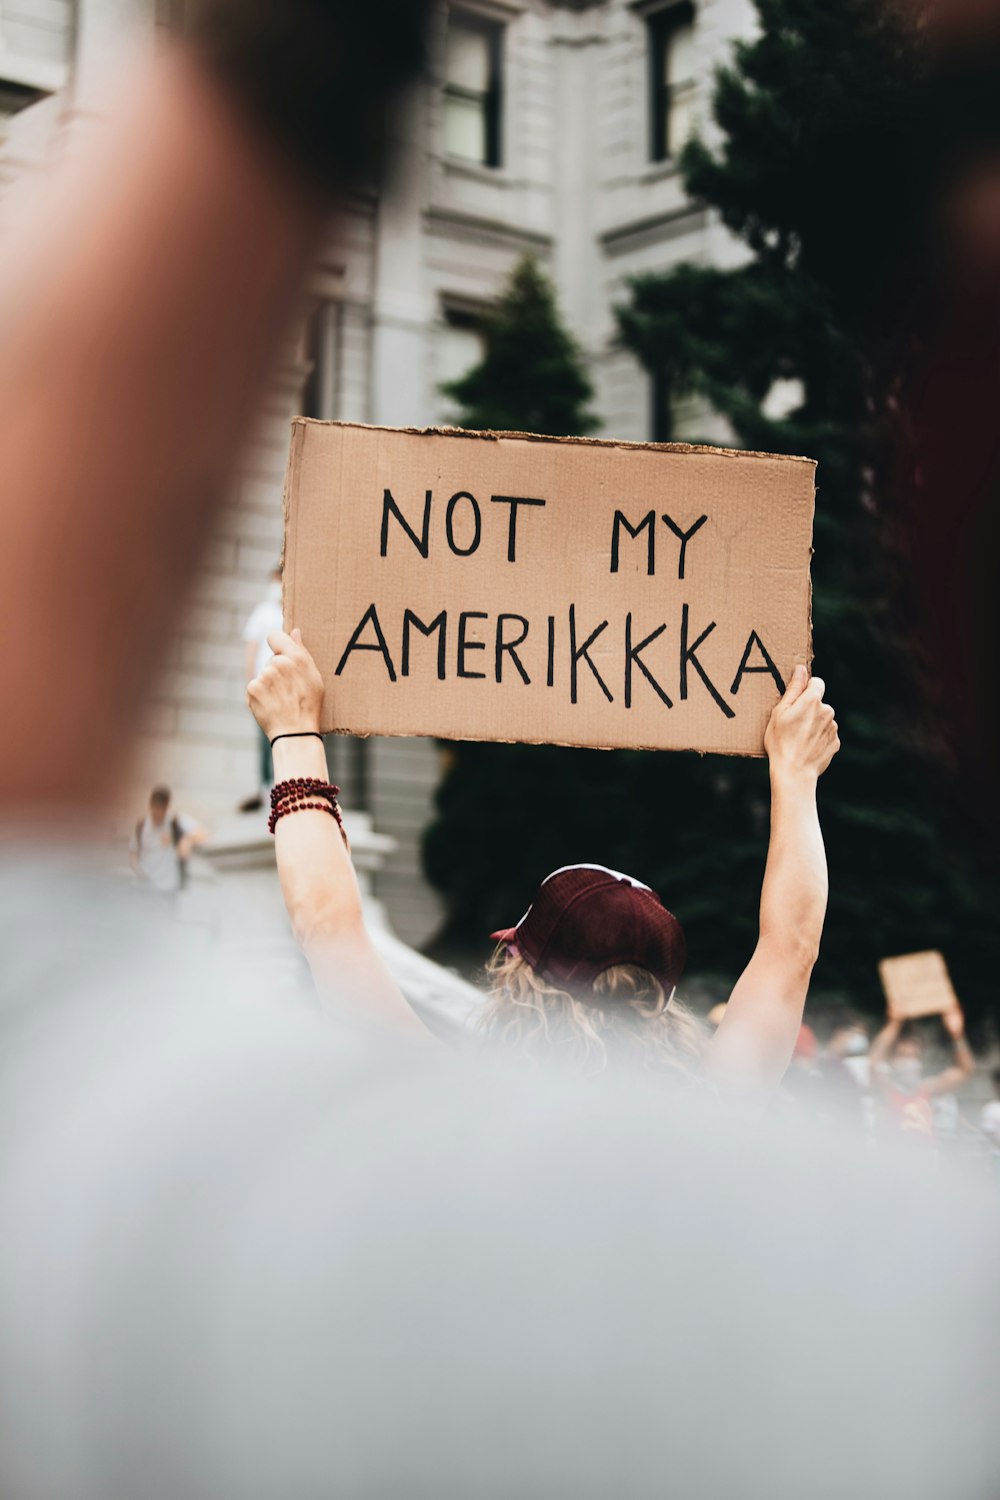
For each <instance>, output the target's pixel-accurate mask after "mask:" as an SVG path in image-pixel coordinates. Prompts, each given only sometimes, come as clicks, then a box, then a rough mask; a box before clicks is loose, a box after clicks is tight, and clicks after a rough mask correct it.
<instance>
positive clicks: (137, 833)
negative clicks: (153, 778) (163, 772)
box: [129, 786, 208, 896]
mask: <svg viewBox="0 0 1000 1500" xmlns="http://www.w3.org/2000/svg"><path fill="white" fill-rule="evenodd" d="M207 837H208V831H207V830H206V829H204V828H202V827H201V825H200V824H198V823H196V822H195V820H194V819H193V818H189V817H187V816H186V814H184V813H173V814H172V813H171V811H170V792H169V790H168V789H167V787H165V786H158V787H154V788H153V791H152V792H151V793H150V797H149V811H148V812H147V814H146V816H145V817H144V818H140V819H139V821H138V823H137V824H136V825H135V829H134V831H133V833H132V840H131V843H130V844H129V863H130V865H131V866H132V871H133V874H134V875H135V877H136V879H137V881H138V882H139V884H140V885H143V886H145V887H146V889H147V890H150V891H156V892H157V893H158V894H160V895H164V896H173V895H176V894H177V892H178V891H180V890H182V889H183V887H184V884H185V882H186V878H187V863H188V860H189V859H190V858H191V853H192V850H194V849H195V848H196V847H197V845H198V844H203V843H204V842H205V840H206V839H207Z"/></svg>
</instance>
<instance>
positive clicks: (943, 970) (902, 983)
mask: <svg viewBox="0 0 1000 1500" xmlns="http://www.w3.org/2000/svg"><path fill="white" fill-rule="evenodd" d="M878 974H879V978H880V979H881V981H882V988H883V989H884V990H885V998H886V1003H887V1005H888V1009H889V1014H890V1016H899V1017H910V1016H939V1015H943V1014H944V1012H945V1011H946V1010H951V1008H952V1006H954V1005H957V1004H958V996H957V995H956V994H955V991H954V989H953V988H952V983H951V976H950V975H949V973H948V966H947V964H946V963H945V961H944V956H943V954H941V953H938V952H937V951H936V950H932V951H929V952H927V953H904V954H903V955H902V956H901V957H899V958H883V960H882V962H881V963H880V964H879V966H878Z"/></svg>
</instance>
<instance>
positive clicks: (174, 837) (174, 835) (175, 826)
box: [135, 818, 188, 890]
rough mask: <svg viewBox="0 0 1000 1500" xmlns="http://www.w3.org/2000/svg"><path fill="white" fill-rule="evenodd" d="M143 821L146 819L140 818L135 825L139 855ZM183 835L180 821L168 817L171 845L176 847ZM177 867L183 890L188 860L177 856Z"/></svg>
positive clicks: (186, 878) (185, 883)
mask: <svg viewBox="0 0 1000 1500" xmlns="http://www.w3.org/2000/svg"><path fill="white" fill-rule="evenodd" d="M145 821H146V819H145V818H140V819H139V821H138V823H137V824H136V825H135V847H136V849H137V850H138V852H139V854H140V856H141V854H142V829H143V824H144V823H145ZM183 837H184V834H183V831H182V829H181V825H180V823H179V822H178V821H177V819H176V818H171V819H170V841H171V843H172V844H173V846H174V848H175V849H176V848H177V845H178V844H179V843H180V841H181V839H182V838H183ZM177 868H178V870H179V872H180V889H181V890H183V889H184V887H185V886H186V885H187V881H188V862H187V860H186V859H181V858H180V857H178V860H177Z"/></svg>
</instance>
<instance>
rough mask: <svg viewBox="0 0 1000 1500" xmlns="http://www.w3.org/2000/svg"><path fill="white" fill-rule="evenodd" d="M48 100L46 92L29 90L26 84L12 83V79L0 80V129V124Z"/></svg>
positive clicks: (34, 89)
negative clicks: (43, 100)
mask: <svg viewBox="0 0 1000 1500" xmlns="http://www.w3.org/2000/svg"><path fill="white" fill-rule="evenodd" d="M47 98H48V90H46V89H36V88H29V87H28V85H27V84H23V83H14V82H13V80H12V79H9V78H0V129H2V122H3V121H5V120H10V119H12V118H13V116H14V115H19V114H20V113H21V111H22V109H27V108H28V106H29V105H31V104H37V103H38V101H39V100H40V99H47Z"/></svg>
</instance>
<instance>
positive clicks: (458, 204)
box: [0, 0, 754, 943]
mask: <svg viewBox="0 0 1000 1500" xmlns="http://www.w3.org/2000/svg"><path fill="white" fill-rule="evenodd" d="M182 13H183V5H182V4H177V3H176V0H77V3H76V4H74V3H73V0H0V124H2V126H3V128H4V130H5V136H6V138H5V140H4V144H3V148H2V156H0V173H2V176H0V181H4V182H10V180H11V179H12V178H13V177H14V176H16V175H17V172H18V171H20V170H21V169H22V168H23V167H24V166H26V165H28V164H30V163H31V162H32V161H33V160H37V159H39V158H40V157H42V156H44V154H45V152H46V150H49V149H51V148H52V142H53V140H54V139H56V138H57V137H58V133H59V131H60V129H63V128H65V127H66V125H67V122H68V121H72V120H73V119H74V118H80V117H84V116H86V114H87V112H88V111H93V110H95V109H99V108H100V104H101V91H102V89H104V88H106V87H107V86H108V84H107V79H108V76H109V74H108V57H109V54H110V53H112V52H114V51H115V50H116V49H117V47H118V45H119V43H120V42H121V40H122V38H123V35H124V34H125V33H126V32H128V33H130V34H131V37H132V40H131V45H132V47H133V48H135V47H140V48H141V47H152V46H155V45H156V44H157V38H158V36H162V34H164V33H165V32H166V31H167V30H168V29H169V28H170V27H171V26H172V25H176V24H177V22H178V20H180V19H181V18H182ZM753 23H754V12H753V7H752V4H751V0H561V3H558V0H456V3H454V4H445V3H442V4H441V5H440V6H439V9H438V11H437V13H436V16H435V23H434V31H433V37H432V47H431V58H432V68H431V77H430V78H429V80H428V81H427V83H426V84H425V85H422V86H421V87H419V88H418V89H415V90H414V91H413V93H412V95H411V96H410V98H409V99H408V100H407V101H406V102H405V106H404V107H403V108H402V109H401V111H400V116H399V119H398V121H397V126H396V130H397V133H398V159H397V165H396V169H395V172H394V174H393V177H392V180H391V182H390V184H389V185H388V186H387V188H386V189H385V191H384V192H383V194H382V195H381V197H380V198H379V199H377V200H376V199H375V198H373V197H372V198H369V197H364V196H358V197H356V198H354V199H353V200H352V201H351V202H349V203H348V204H347V205H346V206H345V208H344V210H343V212H342V213H341V216H340V221H339V223H338V225H337V226H336V229H335V231H334V232H333V233H331V236H330V239H329V242H328V245H327V247H326V250H325V253H324V255H323V257H322V260H321V264H320V265H319V266H318V267H317V270H316V274H315V277H314V280H313V284H312V286H311V288H310V301H309V306H308V308H307V309H306V312H305V317H304V322H303V328H302V332H301V337H300V338H299V339H298V342H297V345H296V347H295V348H294V349H290V350H289V354H288V358H287V360H286V361H285V363H284V365H283V367H282V369H281V370H280V371H279V372H278V374H277V376H276V378H275V380H274V383H273V387H272V390H271V392H270V395H269V398H268V401H267V402H266V404H265V409H264V410H263V411H262V413H261V419H260V423H259V427H258V431H257V433H256V435H255V438H254V441H253V443H252V444H251V445H250V447H249V449H248V452H247V454H246V457H245V461H244V465H243V469H242V474H241V478H240V482H239V484H238V485H237V486H236V488H235V489H234V492H233V494H232V495H231V496H230V497H229V499H228V501H227V503H226V505H225V507H224V509H223V511H222V514H221V517H220V521H219V526H218V530H217V534H216V537H215V540H214V543H213V546H212V549H211V552H210V554H209V556H208V557H207V558H206V560H205V566H204V568H203V570H202V572H201V575H200V576H199V577H198V578H197V579H194V580H192V585H191V596H190V600H189V602H188V608H187V611H186V615H185V619H184V623H183V626H182V629H181V630H180V632H179V633H178V635H177V637H176V638H175V639H174V640H173V641H172V642H170V643H169V645H168V647H167V651H166V660H165V664H164V670H163V674H162V677H161V680H160V682H159V684H158V687H157V691H156V701H155V703H154V704H153V705H152V708H151V710H150V713H149V716H148V720H147V723H146V726H145V728H146V734H145V741H144V763H143V770H142V775H143V776H144V777H145V776H150V777H154V778H155V779H156V780H166V781H169V782H170V783H171V784H172V785H173V786H174V787H175V788H176V789H177V790H178V792H179V793H180V794H181V795H182V796H183V798H184V801H185V805H186V806H188V807H189V808H191V810H192V811H195V812H196V813H199V814H200V815H201V816H202V817H204V818H205V819H206V820H208V821H211V820H212V819H213V818H214V817H217V816H220V815H221V814H222V813H223V812H227V813H228V812H229V811H231V809H232V807H233V805H234V804H235V803H236V802H237V801H238V800H239V799H240V798H241V797H242V796H245V795H246V794H247V792H249V791H250V790H251V789H252V787H253V785H254V780H255V762H256V749H255V740H254V735H253V729H252V725H251V724H250V722H249V718H248V714H247V711H246V708H245V706H244V697H243V694H244V683H243V680H242V662H243V651H242V647H241V644H240V633H241V630H242V627H243V625H244V622H245V619H246V617H247V616H248V615H249V613H250V611H251V609H252V608H253V606H254V605H255V604H256V603H257V602H258V601H259V599H260V597H261V596H262V593H263V590H264V587H265V584H266V580H267V576H268V573H269V571H270V570H271V568H272V567H273V566H274V563H275V560H276V558H277V556H278V553H279V550H280V544H281V491H282V481H283V473H284V463H285V454H286V449H287V433H288V420H289V417H290V416H291V415H292V414H294V413H295V412H303V411H304V412H306V413H307V414H309V415H314V416H318V417H324V418H342V419H347V420H351V421H362V422H375V423H387V424H397V423H398V424H402V425H422V424H425V423H434V422H441V421H447V420H448V419H449V416H450V415H451V413H450V412H449V408H448V405H447V402H446V401H445V400H444V398H443V397H442V395H441V394H440V386H441V383H442V382H443V381H444V380H447V379H448V378H450V377H453V376H455V375H457V374H459V373H461V372H462V371H463V370H464V369H465V368H467V367H468V366H469V365H470V364H471V363H473V362H474V361H475V359H476V358H477V354H478V333H477V323H478V320H479V318H480V317H481V315H482V311H483V309H484V308H486V307H487V306H488V305H489V303H490V301H491V299H492V298H493V297H494V296H495V295H496V292H497V289H498V287H499V285H500V284H501V282H502V281H503V279H504V278H505V276H506V275H507V274H508V272H509V271H510V270H511V268H512V267H513V265H514V264H515V263H516V261H517V260H518V258H519V257H520V256H521V255H522V254H523V253H524V252H525V251H532V252H534V253H535V254H536V255H537V257H538V258H539V260H540V261H541V262H542V264H543V265H544V266H545V267H546V268H547V269H548V271H549V273H550V274H551V276H552V277H553V279H554V281H555V284H556V287H557V290H558V293H559V299H560V305H561V310H562V313H563V316H564V318H565V320H566V322H567V324H568V326H569V327H570V329H571V330H572V332H573V334H574V335H575V337H576V338H577V340H578V341H579V343H580V345H581V347H582V349H583V351H584V354H585V356H586V358H587V361H588V365H589V368H590V372H591V375H592V378H593V380H594V384H595V387H596V392H597V396H596V401H595V406H596V409H597V411H598V414H599V416H600V418H601V422H602V426H601V433H602V435H605V436H613V437H622V438H633V439H645V438H650V437H654V436H655V437H664V436H668V435H673V436H677V437H683V436H685V435H686V434H688V433H689V432H690V431H691V429H692V424H693V423H697V428H698V431H699V432H701V433H704V432H705V431H706V421H705V417H704V414H703V413H702V414H698V413H694V412H691V411H684V410H679V411H678V410H675V411H673V412H667V411H665V410H664V409H663V406H662V403H661V402H660V401H659V400H658V393H657V392H656V390H655V389H653V388H651V382H650V380H649V378H648V377H647V376H646V374H645V373H644V372H643V371H642V370H641V369H640V368H639V366H638V365H637V364H636V362H635V360H634V359H633V358H632V357H631V355H629V354H628V352H627V351H625V350H624V349H622V348H621V347H620V345H619V343H618V341H617V339H616V330H615V320H614V311H613V310H614V307H615V305H616V303H619V302H621V301H622V300H623V299H624V298H625V296H626V294H627V283H628V279H629V277H631V276H633V275H635V274H636V273H638V272H642V271H649V270H662V269H665V268H666V267H668V266H670V265H672V264H674V263H676V262H678V261H680V260H687V259H693V260H696V261H702V262H704V261H711V262H713V263H724V262H727V261H729V260H730V259H731V258H732V257H733V256H734V254H736V253H737V251H736V250H735V247H734V246H733V245H732V243H731V241H730V240H729V239H728V237H727V235H726V233H725V231H724V230H723V228H722V227H721V226H720V225H719V224H718V222H717V221H715V220H714V219H713V217H712V216H711V215H710V214H708V213H706V211H705V210H704V209H703V208H702V207H701V206H700V205H698V204H694V203H691V202H689V201H688V200H687V198H686V197H685V194H684V192H683V188H682V185H681V183H680V180H679V177H678V173H677V169H676V153H677V150H678V147H679V146H680V145H681V144H682V143H683V140H684V139H685V138H686V135H687V133H688V132H689V130H690V129H691V128H692V127H693V126H694V125H698V124H701V125H704V124H705V122H706V117H707V106H708V96H709V92H710V88H711V78H712V72H713V68H714V67H715V66H716V65H717V64H718V63H719V62H720V61H722V60H723V59H724V57H725V55H726V53H727V50H728V47H729V43H730V41H731V39H732V38H733V37H734V36H736V35H739V34H744V33H746V32H747V31H748V30H749V29H750V28H751V27H752V25H753ZM247 253H248V254H252V246H248V247H247ZM331 762H332V770H333V774H334V775H335V776H336V777H337V779H338V780H339V781H340V782H341V785H342V786H344V788H345V791H346V794H347V800H348V802H349V803H350V802H353V803H354V804H355V805H356V806H359V807H361V808H363V809H364V810H366V811H367V812H369V813H370V814H371V817H372V819H373V822H374V826H375V828H376V829H378V830H379V832H381V833H385V834H389V835H391V836H392V837H393V838H394V839H395V840H396V841H397V853H396V855H395V856H394V858H393V859H391V860H390V861H389V862H388V863H387V866H386V868H385V869H384V870H383V871H382V872H381V873H380V875H379V877H378V886H377V894H378V895H379V897H380V898H381V900H382V901H383V903H384V904H385V907H386V909H387V911H388V913H389V916H390V918H391V920H392V922H393V924H394V926H395V928H396V930H397V932H398V933H399V935H400V936H401V937H402V938H404V939H405V940H407V941H408V942H411V943H420V942H422V941H424V940H426V939H427V938H428V937H429V936H430V935H431V934H432V933H433V930H434V928H435V925H436V923H437V921H438V918H439V911H438V907H437V903H436V899H435V897H434V895H433V893H432V892H431V891H430V890H429V889H428V887H427V886H426V884H425V882H424V881H423V879H422V877H421V874H420V862H419V838H420V832H421V829H422V828H423V827H424V826H425V824H426V822H427V820H428V818H429V816H430V811H431V802H432V796H433V791H434V787H435V785H436V783H437V780H438V776H439V766H438V757H437V753H436V751H435V748H434V746H433V744H432V743H430V742H428V741H419V740H372V741H368V742H364V743H362V742H351V741H346V740H345V741H343V742H339V741H338V742H337V743H335V744H334V745H333V747H332V749H331Z"/></svg>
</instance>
